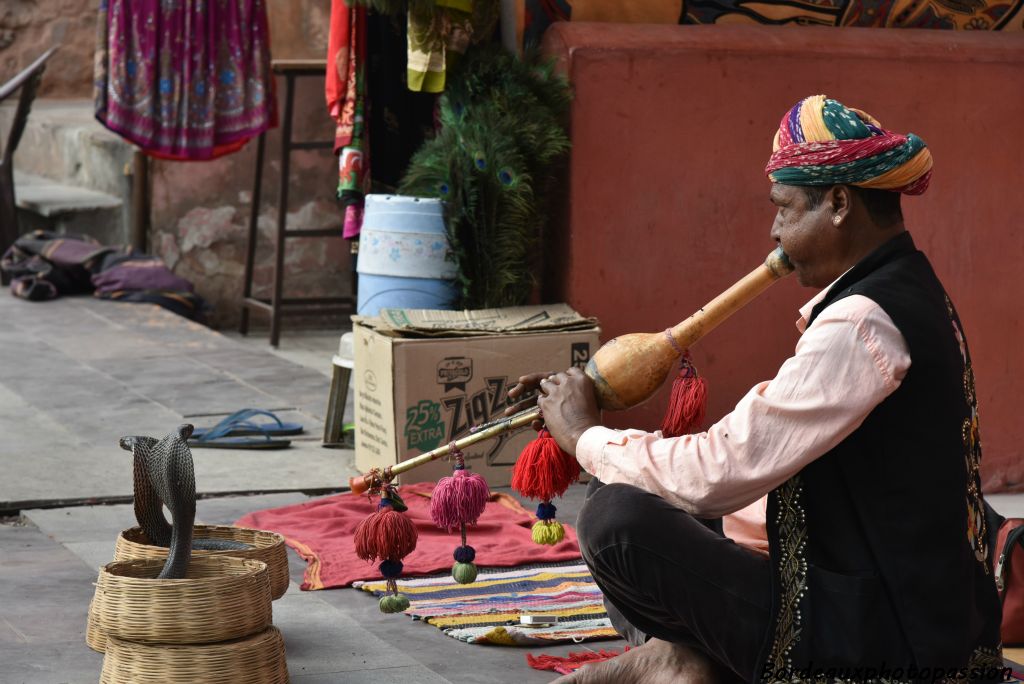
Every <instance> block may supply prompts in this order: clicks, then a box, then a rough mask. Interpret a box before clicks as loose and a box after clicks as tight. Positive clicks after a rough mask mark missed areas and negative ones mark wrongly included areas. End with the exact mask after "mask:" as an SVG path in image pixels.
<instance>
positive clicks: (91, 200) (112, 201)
mask: <svg viewBox="0 0 1024 684" xmlns="http://www.w3.org/2000/svg"><path fill="white" fill-rule="evenodd" d="M14 187H15V188H16V195H17V204H18V207H20V208H21V209H27V210H28V211H34V212H35V213H37V214H40V215H41V216H47V217H51V216H58V215H61V214H72V213H76V212H80V211H96V210H99V209H120V208H121V205H122V204H123V202H121V200H120V199H118V198H117V197H114V196H113V195H108V194H107V193H105V192H97V191H95V190H88V189H86V188H79V187H75V186H73V185H66V184H64V183H58V182H57V181H53V180H50V179H49V178H43V177H42V176H35V175H32V174H30V173H21V172H20V171H15V172H14Z"/></svg>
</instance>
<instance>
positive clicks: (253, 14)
mask: <svg viewBox="0 0 1024 684" xmlns="http://www.w3.org/2000/svg"><path fill="white" fill-rule="evenodd" d="M96 48H97V49H96V65H95V75H96V79H95V80H96V83H95V101H96V118H97V119H99V121H100V123H102V124H103V125H104V126H106V127H107V128H109V129H110V130H112V131H114V132H115V133H118V134H119V135H121V136H122V137H124V138H125V139H127V140H128V141H129V142H132V143H135V144H136V145H138V146H139V147H141V148H142V150H143V151H145V152H146V153H147V154H150V155H152V156H157V157H164V158H171V159H213V158H215V157H218V156H220V155H222V154H227V153H228V152H234V151H235V150H237V149H239V148H240V147H242V145H244V144H245V143H246V141H248V140H249V139H250V138H252V137H254V136H257V135H259V134H260V133H262V132H263V131H265V130H267V129H268V128H270V127H272V126H275V125H276V124H277V111H276V106H275V100H274V87H273V75H272V74H271V71H270V40H269V33H268V29H267V10H266V4H265V0H102V1H101V2H100V10H99V19H98V26H97V46H96Z"/></svg>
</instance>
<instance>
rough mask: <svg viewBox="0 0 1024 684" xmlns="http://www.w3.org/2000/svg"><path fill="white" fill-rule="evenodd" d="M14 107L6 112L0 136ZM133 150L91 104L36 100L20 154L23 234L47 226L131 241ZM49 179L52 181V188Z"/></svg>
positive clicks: (105, 239)
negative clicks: (102, 122)
mask: <svg viewBox="0 0 1024 684" xmlns="http://www.w3.org/2000/svg"><path fill="white" fill-rule="evenodd" d="M13 114H14V108H13V107H11V106H6V105H5V106H2V107H0V131H6V130H7V128H8V127H9V126H10V122H11V119H12V118H13ZM134 158H135V147H134V146H133V145H131V144H129V143H128V142H126V141H124V140H123V139H122V138H120V137H119V136H117V135H115V134H113V133H111V132H110V131H108V130H107V129H105V128H104V127H103V126H102V125H100V123H99V122H98V121H96V119H95V117H94V116H93V105H92V102H91V101H90V100H36V102H35V103H33V105H32V112H31V114H30V115H29V119H28V123H27V125H26V127H25V133H24V135H23V136H22V139H21V144H20V145H19V146H18V149H17V151H16V152H15V155H14V168H15V170H16V171H17V172H19V177H22V178H24V177H28V178H29V179H30V180H29V181H27V182H25V183H22V184H21V186H22V187H18V186H19V184H18V182H17V181H16V182H15V188H16V189H15V193H16V195H17V196H18V205H19V207H21V208H22V212H20V215H19V218H20V219H24V222H25V225H22V227H21V228H22V231H23V232H24V231H26V230H29V229H33V228H41V227H42V228H49V229H51V230H53V229H55V230H58V231H68V232H78V233H85V234H88V235H92V236H93V237H95V238H96V239H98V240H101V241H103V242H108V243H125V242H129V241H130V235H131V230H130V226H131V215H132V214H131V203H132V173H133V164H134ZM35 179H43V180H47V181H50V182H51V183H53V185H51V186H46V185H45V184H44V183H43V182H42V181H41V180H35Z"/></svg>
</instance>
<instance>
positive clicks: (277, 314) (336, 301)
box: [238, 59, 355, 347]
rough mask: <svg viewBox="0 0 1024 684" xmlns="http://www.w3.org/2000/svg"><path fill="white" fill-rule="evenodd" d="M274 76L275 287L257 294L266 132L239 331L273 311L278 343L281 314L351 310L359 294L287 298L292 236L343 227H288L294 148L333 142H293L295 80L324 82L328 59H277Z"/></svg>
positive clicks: (326, 234)
mask: <svg viewBox="0 0 1024 684" xmlns="http://www.w3.org/2000/svg"><path fill="white" fill-rule="evenodd" d="M270 67H271V69H272V70H273V72H274V74H275V75H278V76H284V79H285V104H284V119H283V121H282V122H281V186H280V194H279V199H278V207H277V233H276V235H275V248H274V287H273V294H272V295H271V298H270V299H261V298H257V297H253V296H252V279H253V262H254V261H255V259H256V238H257V231H256V224H257V220H258V219H259V210H260V186H261V184H262V181H263V152H264V148H265V146H266V133H261V134H260V137H259V143H258V145H257V147H256V179H255V182H254V183H253V191H252V213H251V215H250V217H249V240H248V244H247V246H246V253H245V285H244V287H243V290H242V320H241V324H240V325H239V328H238V330H239V332H240V333H242V334H243V335H247V334H249V309H252V308H255V309H261V310H263V311H268V312H270V344H271V345H273V346H275V347H276V346H278V343H279V342H280V340H281V317H282V316H284V315H294V314H324V313H350V312H354V311H355V298H354V297H289V298H285V297H283V296H282V291H283V289H284V248H285V240H287V239H289V238H299V237H303V238H311V237H323V238H341V237H342V233H341V229H340V228H337V229H335V228H328V229H305V230H287V229H286V222H287V217H288V180H289V179H288V175H289V170H290V163H289V162H290V157H291V153H292V150H317V149H333V147H334V141H333V140H325V141H320V140H318V141H293V140H292V117H293V115H294V112H295V79H297V78H301V77H303V76H316V77H319V78H320V79H321V80H322V79H323V78H324V76H325V75H326V73H327V61H326V60H323V59H319V60H318V59H311V60H310V59H305V60H304V59H275V60H272V61H271V62H270Z"/></svg>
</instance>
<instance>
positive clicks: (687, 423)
mask: <svg viewBox="0 0 1024 684" xmlns="http://www.w3.org/2000/svg"><path fill="white" fill-rule="evenodd" d="M707 403H708V386H707V383H706V382H705V381H704V378H702V377H700V376H699V375H697V369H696V368H694V367H693V364H692V363H691V362H690V357H689V354H686V355H684V356H683V359H682V365H681V366H680V368H679V375H677V376H676V379H675V380H674V381H673V382H672V396H671V398H669V402H668V410H667V411H666V412H665V418H664V420H662V423H661V432H662V434H664V435H665V436H666V437H679V436H680V435H687V434H690V432H692V431H693V430H694V429H696V428H698V427H700V426H701V424H703V422H704V414H705V412H706V411H707Z"/></svg>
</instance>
